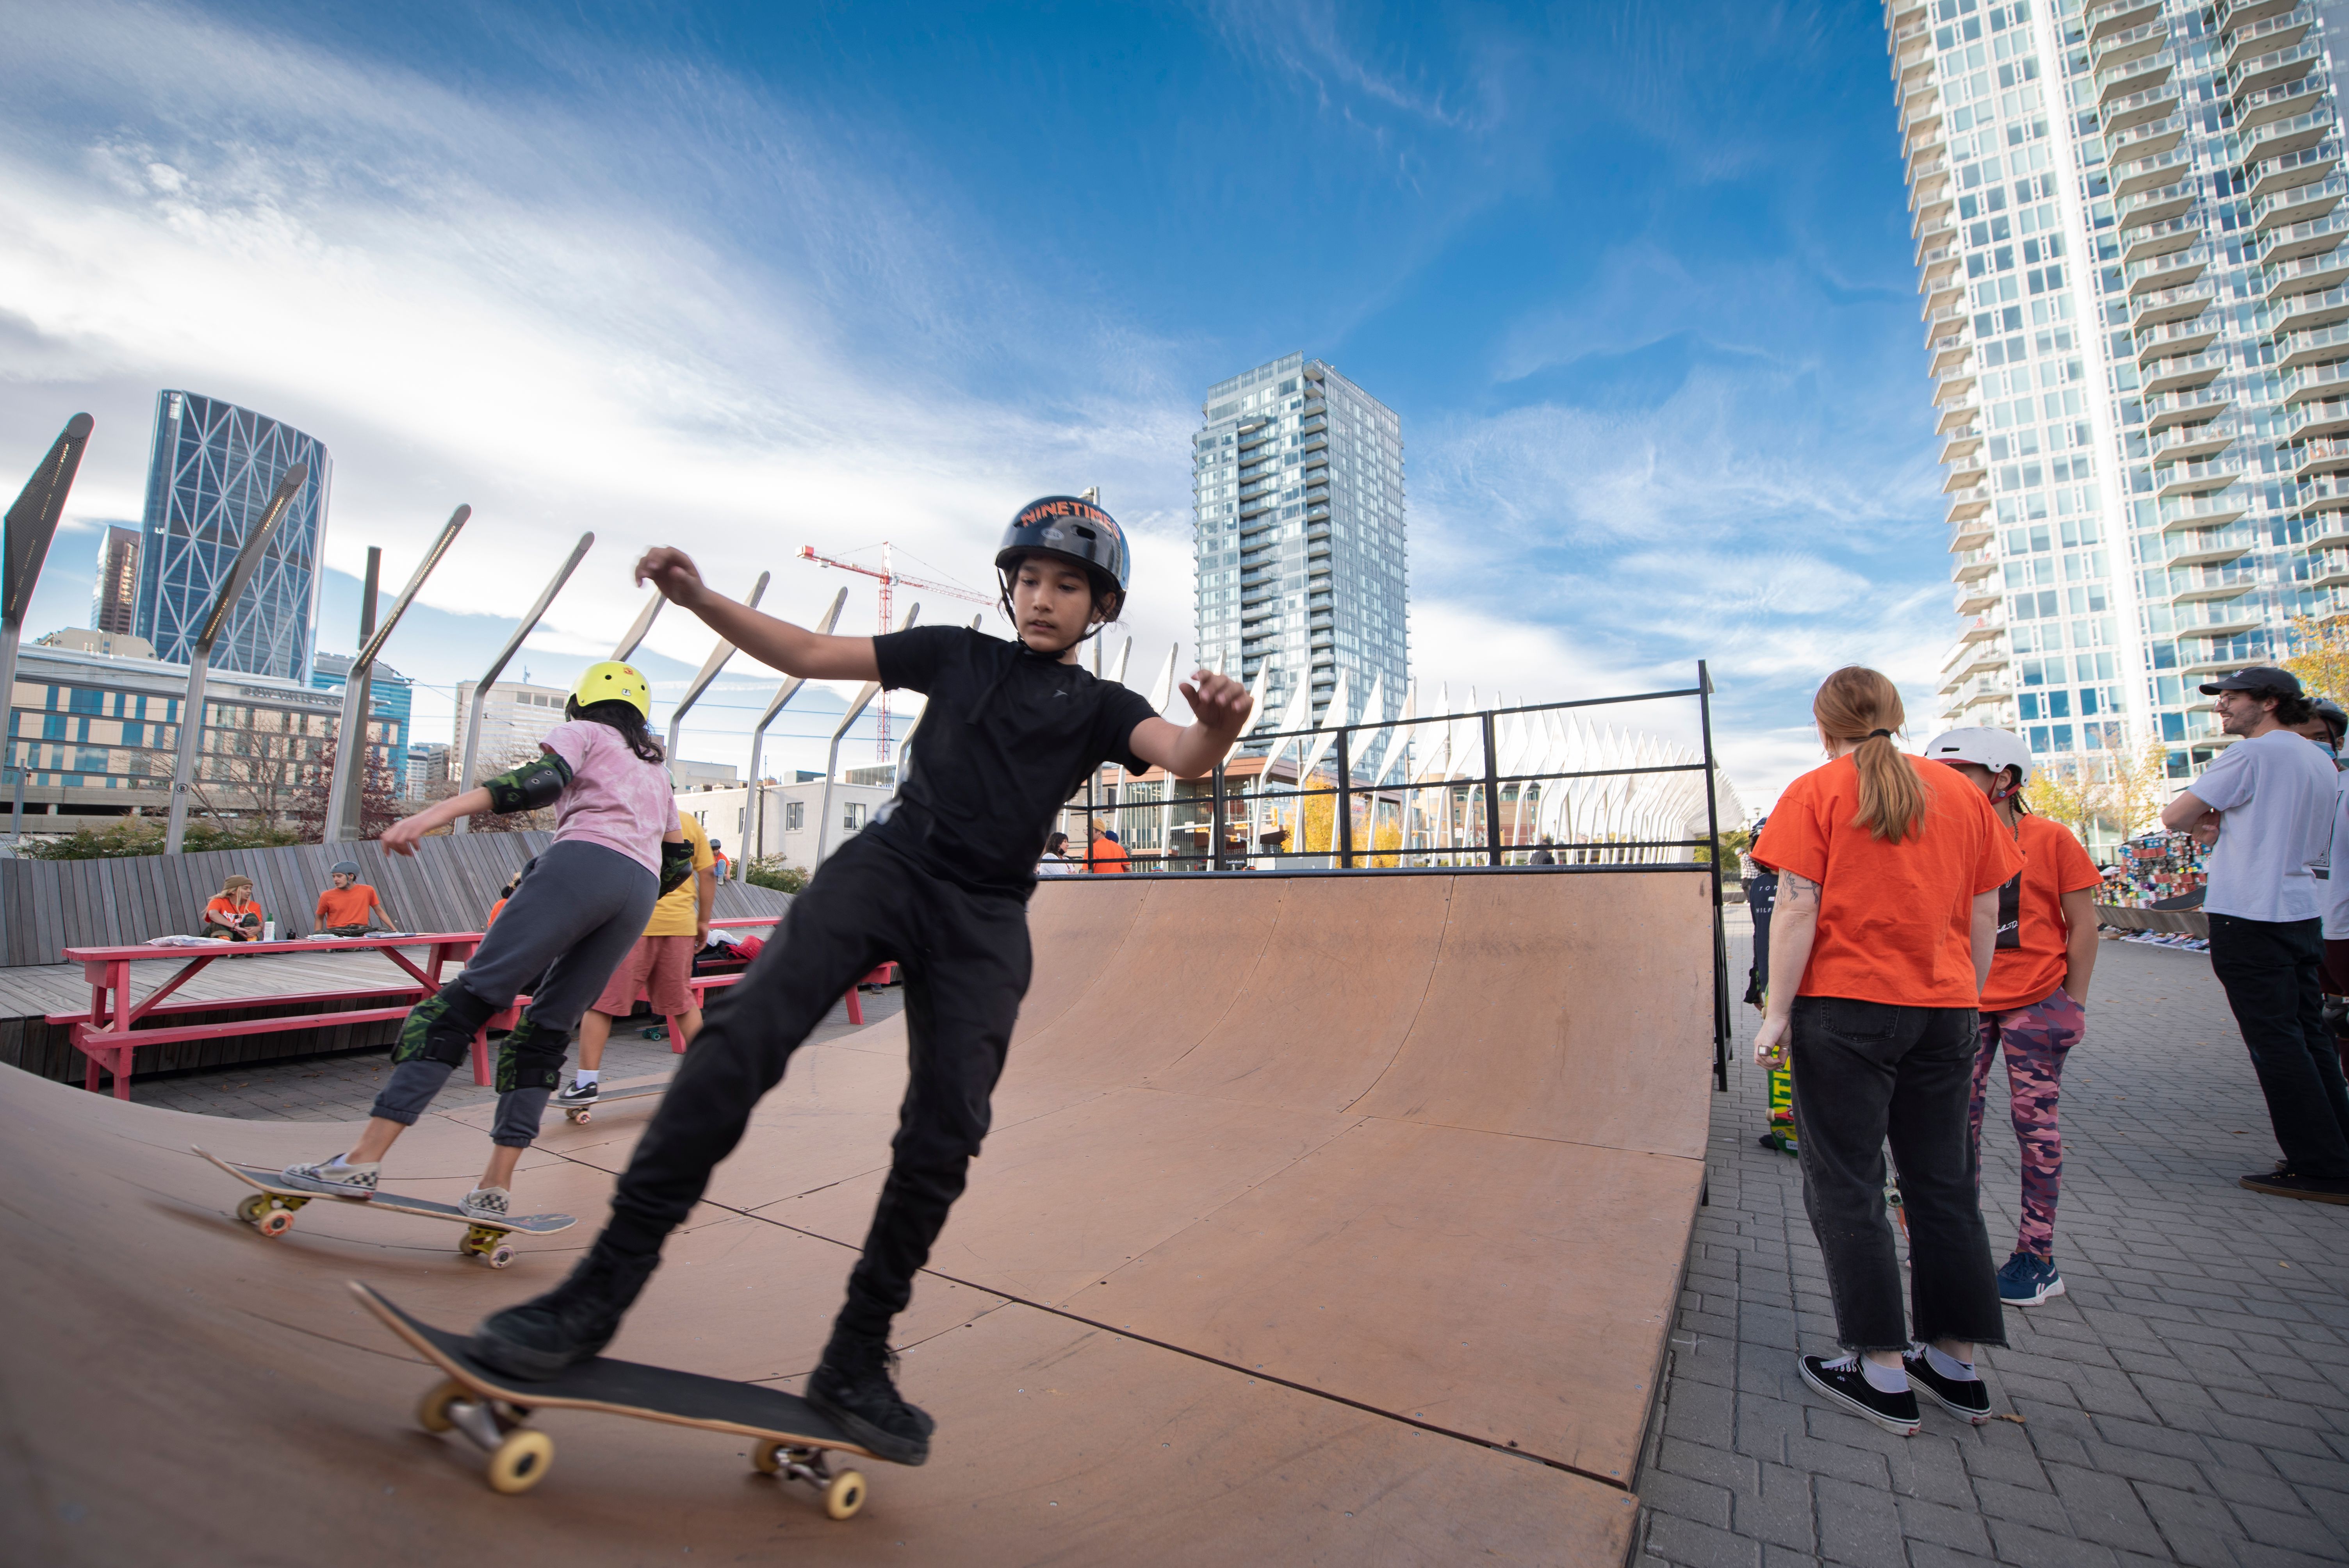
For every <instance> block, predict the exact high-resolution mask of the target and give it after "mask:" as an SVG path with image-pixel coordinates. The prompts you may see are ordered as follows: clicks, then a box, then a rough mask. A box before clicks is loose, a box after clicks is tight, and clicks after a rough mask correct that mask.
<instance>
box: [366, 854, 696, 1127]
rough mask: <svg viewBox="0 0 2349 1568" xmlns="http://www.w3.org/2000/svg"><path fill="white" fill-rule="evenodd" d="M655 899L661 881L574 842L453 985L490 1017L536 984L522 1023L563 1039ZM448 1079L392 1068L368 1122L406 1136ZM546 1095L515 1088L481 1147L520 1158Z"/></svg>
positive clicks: (424, 1065) (538, 876)
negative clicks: (396, 1127)
mask: <svg viewBox="0 0 2349 1568" xmlns="http://www.w3.org/2000/svg"><path fill="white" fill-rule="evenodd" d="M659 898H660V879H659V878H658V877H657V876H655V875H654V874H653V873H652V872H649V871H647V870H646V869H645V868H644V867H643V866H641V865H639V864H638V863H636V861H632V860H630V859H629V858H628V857H627V856H626V855H624V854H621V853H620V852H619V851H616V850H607V849H605V848H604V846H602V845H601V844H585V843H581V842H579V841H576V840H569V841H564V842H563V843H559V844H556V845H554V847H552V848H551V849H549V850H548V851H546V852H545V853H544V854H543V855H541V856H539V857H538V863H537V864H536V865H534V866H533V867H532V868H531V870H530V874H529V875H528V876H526V877H524V878H523V882H522V885H521V886H520V887H518V888H516V889H514V894H513V897H512V898H510V899H508V900H506V906H505V908H504V909H503V910H502V911H501V912H499V914H498V923H496V924H495V925H492V927H490V930H489V934H488V935H487V936H485V937H483V938H482V939H481V946H480V947H479V948H478V949H476V950H475V951H474V954H473V956H472V957H471V959H469V960H468V961H467V962H466V965H465V972H464V973H463V974H461V975H459V976H457V978H456V980H455V981H454V982H453V984H456V985H461V986H463V987H464V988H465V989H466V990H467V991H469V992H471V994H472V995H474V996H475V997H476V998H477V999H479V1000H480V1001H481V1002H484V1003H487V1004H488V1005H489V1006H490V1008H491V1010H492V1011H497V1010H501V1009H503V1008H504V1007H506V1006H509V1005H511V1004H512V1001H513V999H514V997H515V996H517V995H520V994H521V993H522V991H523V988H524V987H525V986H529V985H533V984H534V983H537V982H538V981H539V977H540V976H541V975H544V976H545V980H544V982H543V984H538V985H537V988H536V989H535V990H533V992H532V993H531V1003H530V1007H529V1009H528V1016H529V1017H530V1019H531V1021H532V1022H533V1024H534V1025H536V1026H538V1028H539V1029H542V1030H546V1031H551V1032H554V1033H556V1034H558V1035H560V1036H562V1037H568V1036H569V1035H570V1033H571V1031H572V1030H574V1029H575V1028H577V1027H578V1026H579V1016H580V1015H581V1014H582V1013H585V1011H586V1010H587V1007H588V1005H589V1004H590V1003H592V1002H594V1001H595V998H596V997H597V996H598V995H602V994H603V990H604V983H605V981H606V980H609V979H610V978H611V977H612V971H613V970H615V969H616V968H618V967H619V965H620V960H621V959H623V958H626V956H627V955H628V950H629V949H630V948H632V947H634V946H635V945H636V938H637V937H639V936H642V935H643V934H644V931H645V924H646V923H647V921H649V920H651V919H652V915H653V905H654V904H655V903H657V902H659ZM454 1070H455V1069H454V1068H453V1067H452V1066H451V1065H450V1064H449V1063H447V1062H436V1061H432V1060H430V1059H429V1058H419V1059H418V1060H415V1061H409V1062H402V1063H400V1064H399V1065H398V1067H396V1068H392V1069H391V1080H390V1081H389V1082H388V1083H387V1084H385V1085H384V1086H383V1092H382V1093H380V1094H378V1095H377V1096H376V1098H375V1106H374V1114H375V1115H377V1116H379V1117H382V1118H384V1119H386V1120H388V1121H397V1122H398V1123H400V1124H401V1125H403V1126H408V1127H413V1126H414V1125H415V1124H416V1119H417V1118H418V1117H419V1116H422V1115H423V1114H424V1112H425V1110H426V1109H428V1108H429V1107H430V1105H431V1104H432V1099H433V1097H434V1096H435V1095H438V1094H439V1093H440V1086H441V1085H443V1084H445V1083H447V1082H448V1081H449V1075H450V1072H452V1071H454ZM552 1092H553V1091H552V1090H550V1089H546V1088H516V1089H511V1090H508V1091H507V1092H506V1093H504V1094H502V1095H500V1096H498V1115H497V1120H496V1122H495V1123H494V1124H493V1125H492V1129H491V1131H490V1141H491V1142H492V1143H496V1144H502V1145H503V1146H504V1147H506V1148H508V1149H527V1148H529V1147H530V1144H531V1141H532V1140H533V1139H535V1138H536V1137H537V1136H538V1123H539V1119H540V1118H541V1117H543V1116H544V1115H545V1114H546V1099H547V1096H548V1095H549V1094H550V1093H552Z"/></svg>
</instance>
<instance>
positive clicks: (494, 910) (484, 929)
mask: <svg viewBox="0 0 2349 1568" xmlns="http://www.w3.org/2000/svg"><path fill="white" fill-rule="evenodd" d="M505 906H506V901H505V900H503V899H500V900H498V902H497V903H493V904H492V905H490V918H489V919H487V920H485V921H483V922H481V934H483V935H484V936H486V935H488V934H489V930H490V927H492V926H493V925H495V924H496V923H498V911H500V910H502V909H503V908H505Z"/></svg>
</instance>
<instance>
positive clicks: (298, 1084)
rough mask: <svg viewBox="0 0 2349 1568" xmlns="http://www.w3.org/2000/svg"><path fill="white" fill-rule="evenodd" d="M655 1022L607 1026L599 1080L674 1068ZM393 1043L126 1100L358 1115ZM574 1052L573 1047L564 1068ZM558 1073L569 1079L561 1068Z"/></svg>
mask: <svg viewBox="0 0 2349 1568" xmlns="http://www.w3.org/2000/svg"><path fill="white" fill-rule="evenodd" d="M904 997H905V992H904V991H903V990H902V989H901V988H900V987H897V986H895V985H893V986H891V987H889V988H888V989H887V990H885V991H880V992H868V993H867V994H866V995H864V998H863V1001H862V1006H863V1008H864V1021H865V1023H867V1024H877V1023H879V1022H880V1021H881V1020H882V1019H884V1018H894V1017H895V1016H897V1014H898V1013H899V1012H900V1011H902V1010H903V1009H904V1006H905V1002H904ZM654 1022H656V1020H654V1019H651V1018H646V1017H638V1018H636V1019H634V1020H632V1021H631V1022H629V1023H626V1024H623V1025H621V1026H619V1027H618V1028H616V1029H614V1030H613V1031H612V1039H611V1043H610V1044H608V1045H606V1046H605V1047H604V1081H605V1083H618V1082H622V1081H626V1080H632V1079H645V1078H655V1077H666V1076H667V1074H669V1073H671V1072H673V1071H675V1070H676V1068H677V1063H678V1057H676V1055H675V1054H674V1053H672V1052H671V1051H670V1050H669V1047H668V1042H667V1040H665V1039H664V1040H647V1039H645V1038H644V1037H643V1036H642V1033H641V1031H642V1030H643V1029H644V1028H645V1027H646V1026H648V1025H650V1024H652V1023H654ZM856 1027H857V1026H856V1025H854V1024H851V1023H850V1022H849V1021H848V1009H847V1007H846V1006H844V1005H843V1004H840V1003H834V1004H833V1009H832V1012H831V1014H830V1015H829V1016H827V1017H825V1019H824V1021H823V1023H822V1024H821V1025H819V1026H817V1028H816V1031H815V1033H814V1034H812V1035H811V1036H810V1037H809V1038H810V1039H812V1040H828V1039H832V1038H833V1037H835V1036H838V1035H843V1034H847V1033H849V1032H850V1031H852V1030H854V1028H856ZM390 1058H391V1048H390V1047H388V1046H387V1047H383V1048H382V1049H380V1050H373V1051H347V1052H343V1053H341V1054H338V1055H336V1056H331V1057H304V1058H301V1059H298V1060H295V1061H281V1062H254V1063H251V1064H249V1065H246V1066H243V1067H226V1068H202V1069H200V1070H198V1071H194V1072H183V1073H172V1074H169V1075H164V1076H158V1077H146V1078H132V1079H131V1080H130V1098H131V1099H134V1100H136V1101H137V1102H138V1103H139V1104H140V1105H158V1106H161V1107H163V1108H164V1109H167V1110H191V1111H194V1112H195V1113H197V1114H198V1115H200V1116H228V1117H234V1118H237V1119H240V1120H246V1121H357V1120H359V1119H363V1118H365V1117H366V1115H367V1108H368V1107H369V1106H370V1105H372V1104H373V1103H374V1101H375V1095H376V1090H377V1089H378V1088H382V1087H383V1078H384V1075H385V1074H386V1073H387V1072H388V1071H390V1070H391V1069H390V1065H389V1063H390ZM578 1061H579V1051H578V1047H576V1046H574V1047H572V1049H571V1052H570V1054H569V1066H571V1067H575V1066H577V1065H578ZM569 1077H570V1073H569V1070H568V1068H566V1069H565V1071H564V1078H566V1079H567V1078H569ZM496 1098H497V1091H496V1090H495V1089H492V1088H483V1087H481V1086H479V1085H477V1084H475V1083H474V1082H473V1075H472V1074H471V1072H470V1071H468V1070H466V1069H464V1068H459V1069H458V1070H457V1071H456V1072H455V1073H454V1074H452V1075H451V1076H450V1079H449V1087H448V1088H444V1089H442V1090H441V1091H440V1099H437V1100H435V1101H434V1102H433V1107H434V1109H439V1110H453V1109H458V1108H459V1107H461V1106H468V1105H475V1104H479V1103H481V1102H483V1101H486V1100H492V1099H496Z"/></svg>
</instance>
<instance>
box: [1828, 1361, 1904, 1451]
mask: <svg viewBox="0 0 2349 1568" xmlns="http://www.w3.org/2000/svg"><path fill="white" fill-rule="evenodd" d="M1802 1367H1803V1381H1804V1382H1806V1383H1808V1384H1809V1385H1810V1386H1811V1387H1814V1388H1816V1389H1817V1390H1818V1391H1819V1392H1820V1393H1821V1394H1823V1395H1825V1396H1826V1398H1827V1401H1828V1402H1829V1403H1830V1404H1833V1405H1837V1406H1840V1407H1841V1408H1844V1409H1847V1410H1849V1411H1850V1412H1851V1413H1852V1414H1853V1415H1855V1416H1865V1417H1867V1418H1868V1419H1869V1420H1871V1421H1874V1422H1875V1423H1876V1424H1877V1425H1878V1426H1879V1427H1882V1428H1883V1429H1885V1430H1886V1431H1888V1432H1890V1433H1892V1434H1893V1435H1894V1436H1895V1437H1901V1438H1913V1437H1915V1436H1916V1435H1917V1429H1918V1428H1919V1427H1920V1426H1922V1425H1923V1424H1924V1422H1923V1418H1920V1416H1919V1415H1918V1414H1917V1390H1916V1389H1915V1388H1913V1387H1909V1388H1903V1389H1902V1390H1900V1392H1899V1393H1898V1394H1887V1393H1884V1392H1883V1391H1882V1390H1880V1389H1878V1388H1877V1387H1874V1386H1873V1385H1871V1384H1870V1383H1869V1382H1868V1375H1867V1374H1866V1373H1864V1372H1862V1371H1861V1370H1860V1369H1859V1357H1857V1356H1846V1357H1840V1358H1839V1359H1837V1360H1834V1361H1830V1360H1828V1359H1827V1358H1826V1357H1824V1356H1806V1357H1803V1358H1802Z"/></svg>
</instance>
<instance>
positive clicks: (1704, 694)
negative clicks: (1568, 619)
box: [1696, 659, 1729, 1093]
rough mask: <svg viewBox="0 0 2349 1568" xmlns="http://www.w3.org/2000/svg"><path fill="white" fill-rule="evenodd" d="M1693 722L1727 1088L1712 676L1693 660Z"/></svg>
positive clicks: (1720, 1087)
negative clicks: (1699, 752)
mask: <svg viewBox="0 0 2349 1568" xmlns="http://www.w3.org/2000/svg"><path fill="white" fill-rule="evenodd" d="M1696 710H1697V723H1698V726H1699V727H1701V728H1702V730H1703V732H1704V830H1705V835H1706V837H1707V839H1708V840H1709V841H1710V843H1709V847H1708V848H1707V849H1706V851H1705V859H1707V860H1709V861H1712V862H1713V1089H1714V1091H1715V1092H1716V1093H1726V1092H1727V1091H1728V1088H1729V933H1728V932H1727V931H1726V930H1724V929H1723V926H1722V921H1721V803H1720V800H1719V799H1718V797H1717V796H1716V795H1715V793H1714V789H1713V676H1712V674H1711V673H1710V672H1709V671H1708V670H1707V669H1706V668H1705V662H1704V661H1703V660H1702V659H1699V660H1697V662H1696Z"/></svg>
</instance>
